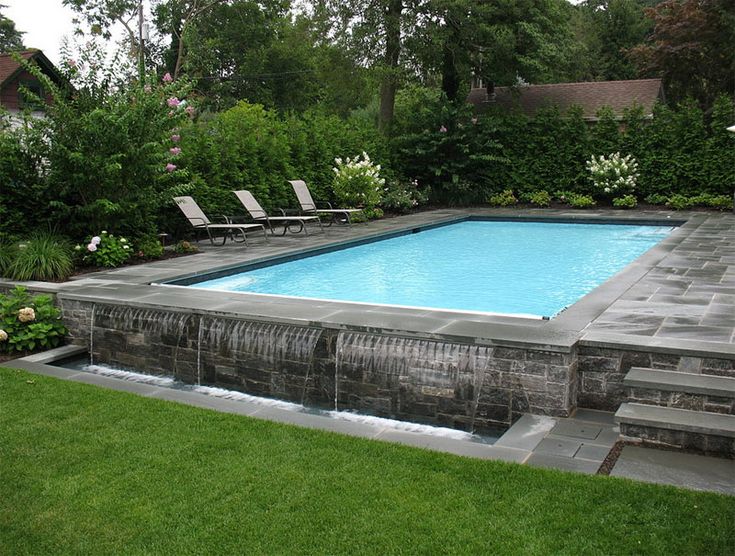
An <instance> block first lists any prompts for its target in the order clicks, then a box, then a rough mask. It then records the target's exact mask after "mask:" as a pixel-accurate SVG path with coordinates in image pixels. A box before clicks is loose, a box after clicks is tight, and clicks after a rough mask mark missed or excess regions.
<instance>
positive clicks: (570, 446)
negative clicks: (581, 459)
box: [533, 437, 582, 458]
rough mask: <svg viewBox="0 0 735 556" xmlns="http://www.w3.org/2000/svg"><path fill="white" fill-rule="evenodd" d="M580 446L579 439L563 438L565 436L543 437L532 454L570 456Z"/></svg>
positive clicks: (572, 455)
mask: <svg viewBox="0 0 735 556" xmlns="http://www.w3.org/2000/svg"><path fill="white" fill-rule="evenodd" d="M581 446H582V442H581V441H577V440H571V439H565V438H548V437H547V438H544V439H543V440H542V441H541V442H539V444H538V446H536V449H535V450H534V451H533V453H534V454H548V455H552V456H560V457H565V458H572V457H574V454H576V453H577V450H579V448H580V447H581Z"/></svg>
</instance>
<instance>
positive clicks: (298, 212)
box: [278, 208, 302, 216]
mask: <svg viewBox="0 0 735 556" xmlns="http://www.w3.org/2000/svg"><path fill="white" fill-rule="evenodd" d="M278 212H280V213H281V216H299V215H301V213H302V211H301V210H300V209H282V208H279V209H278Z"/></svg>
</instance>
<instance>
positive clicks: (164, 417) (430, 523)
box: [0, 369, 735, 554]
mask: <svg viewBox="0 0 735 556" xmlns="http://www.w3.org/2000/svg"><path fill="white" fill-rule="evenodd" d="M0 473H1V477H0V554H22V553H27V554H57V553H89V554H101V553H105V554H107V553H168V554H186V553H197V554H222V553H251V554H262V553H269V554H272V553H280V554H397V553H405V554H450V553H452V554H550V553H567V554H633V553H642V552H643V553H659V554H733V553H735V498H732V497H726V496H719V495H715V494H709V493H698V492H691V491H686V490H680V489H675V488H670V487H660V486H655V485H648V484H640V483H634V482H630V481H624V480H619V479H614V478H609V477H588V476H582V475H575V474H566V473H562V472H554V471H545V470H537V469H532V468H529V467H526V466H521V465H512V464H504V463H499V462H488V461H479V460H472V459H466V458H460V457H455V456H451V455H444V454H437V453H432V452H428V451H423V450H418V449H413V448H408V447H403V446H397V445H392V444H387V443H380V442H374V441H368V440H362V439H355V438H349V437H344V436H340V435H336V434H330V433H323V432H319V431H311V430H306V429H300V428H296V427H292V426H285V425H279V424H273V423H268V422H264V421H258V420H254V419H247V418H243V417H240V416H235V415H228V414H221V413H216V412H212V411H207V410H202V409H197V408H192V407H188V406H184V405H179V404H175V403H168V402H164V401H160V400H154V399H147V398H141V397H138V396H135V395H131V394H126V393H121V392H113V391H109V390H104V389H100V388H96V387H93V386H87V385H82V384H75V383H71V382H64V381H60V380H56V379H52V378H47V377H42V376H37V375H32V374H28V373H25V372H22V371H18V370H10V369H0Z"/></svg>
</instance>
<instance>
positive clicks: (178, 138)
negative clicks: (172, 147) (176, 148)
mask: <svg viewBox="0 0 735 556" xmlns="http://www.w3.org/2000/svg"><path fill="white" fill-rule="evenodd" d="M171 141H173V142H174V143H178V142H179V141H181V135H177V134H174V135H172V136H171Z"/></svg>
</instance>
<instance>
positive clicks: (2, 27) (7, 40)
mask: <svg viewBox="0 0 735 556" xmlns="http://www.w3.org/2000/svg"><path fill="white" fill-rule="evenodd" d="M3 8H7V6H5V5H3V4H0V10H2V9H3ZM23 48H24V46H23V32H22V31H18V30H17V29H16V28H15V22H14V21H13V20H12V19H10V18H8V17H5V16H4V15H3V14H2V13H1V12H0V52H10V51H12V50H23Z"/></svg>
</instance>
